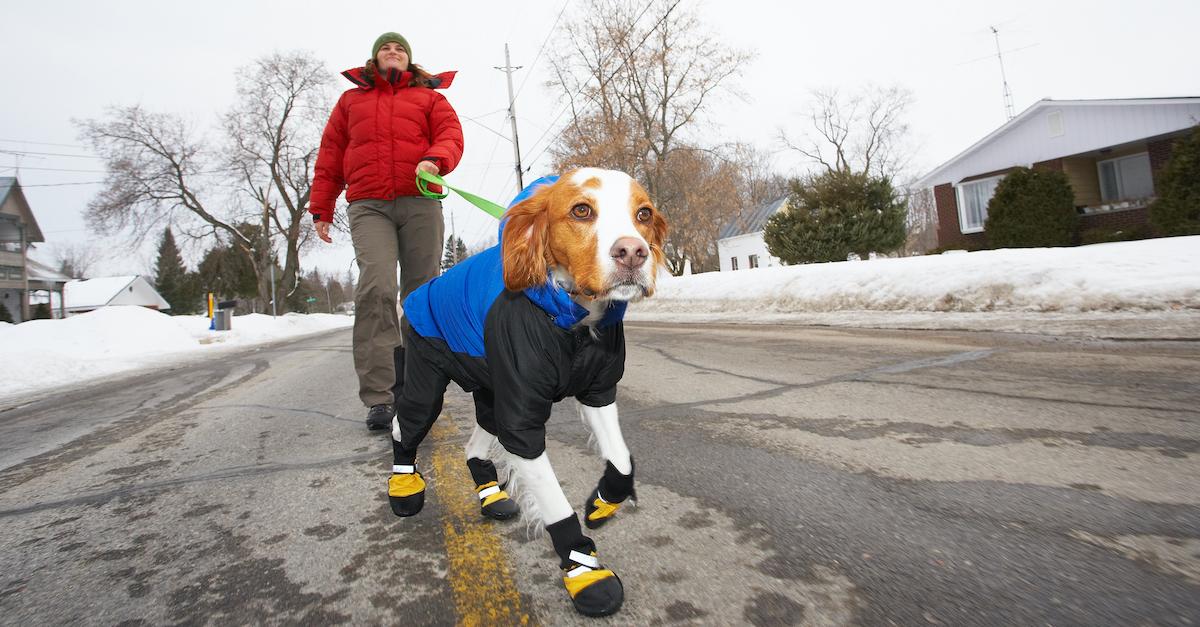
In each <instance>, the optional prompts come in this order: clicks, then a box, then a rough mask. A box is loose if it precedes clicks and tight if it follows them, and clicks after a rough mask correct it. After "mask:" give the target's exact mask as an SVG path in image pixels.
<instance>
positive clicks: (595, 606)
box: [546, 515, 625, 616]
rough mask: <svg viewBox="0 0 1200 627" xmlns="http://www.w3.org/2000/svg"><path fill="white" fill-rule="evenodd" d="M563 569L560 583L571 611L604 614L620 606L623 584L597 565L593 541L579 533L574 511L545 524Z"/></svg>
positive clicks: (584, 613)
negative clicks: (569, 514) (568, 515)
mask: <svg viewBox="0 0 1200 627" xmlns="http://www.w3.org/2000/svg"><path fill="white" fill-rule="evenodd" d="M546 531H548V532H550V540H551V541H552V542H553V543H554V550H555V552H556V553H558V554H559V556H560V558H561V561H560V563H559V566H560V567H561V568H562V570H563V587H565V588H566V589H567V594H568V595H569V596H570V597H571V604H572V605H574V606H575V611H576V612H579V613H580V614H583V615H584V616H608V615H610V614H614V613H616V611H617V610H619V609H621V604H622V603H623V602H624V601H625V588H624V587H623V586H622V585H621V579H620V578H619V577H617V575H616V573H614V572H613V571H611V570H609V569H607V568H604V567H603V566H601V565H600V560H599V559H598V558H597V557H596V545H595V544H593V543H592V541H591V539H589V538H588V537H586V536H584V535H583V532H582V530H581V529H580V528H579V519H578V518H576V517H575V516H574V515H571V516H570V517H568V518H564V519H562V520H560V521H558V522H556V523H553V524H551V525H549V526H547V527H546Z"/></svg>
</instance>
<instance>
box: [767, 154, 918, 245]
mask: <svg viewBox="0 0 1200 627" xmlns="http://www.w3.org/2000/svg"><path fill="white" fill-rule="evenodd" d="M907 211H908V204H907V202H906V201H905V200H904V199H902V198H900V197H899V196H898V195H897V194H896V191H895V189H894V188H893V187H892V183H891V181H890V180H888V179H887V178H875V177H871V176H868V175H866V174H861V173H851V172H844V171H832V172H826V173H824V174H821V175H818V176H814V177H812V178H810V179H808V180H806V181H794V182H793V183H792V193H791V195H790V196H789V197H788V207H787V209H785V210H783V211H779V212H777V213H776V214H775V215H773V216H771V218H770V219H768V220H767V225H766V227H764V229H763V240H764V241H765V242H766V244H767V250H768V251H770V253H771V254H772V255H773V256H775V257H778V258H779V259H780V260H781V261H783V262H784V263H786V264H793V263H812V262H821V261H845V260H846V257H847V256H848V255H849V254H850V253H856V254H858V256H859V257H861V258H863V259H865V258H867V256H868V255H869V254H870V253H871V252H879V253H887V252H891V251H893V250H896V249H897V248H899V247H900V246H901V245H903V244H904V237H905V232H904V218H905V215H906V213H907Z"/></svg>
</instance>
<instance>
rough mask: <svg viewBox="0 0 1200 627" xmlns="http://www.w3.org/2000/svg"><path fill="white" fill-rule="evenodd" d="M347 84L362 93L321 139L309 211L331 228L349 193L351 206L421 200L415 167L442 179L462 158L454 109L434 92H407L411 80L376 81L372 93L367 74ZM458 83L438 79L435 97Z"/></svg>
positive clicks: (348, 98) (342, 107) (340, 106)
mask: <svg viewBox="0 0 1200 627" xmlns="http://www.w3.org/2000/svg"><path fill="white" fill-rule="evenodd" d="M342 76H345V77H346V78H347V79H349V80H350V82H352V83H354V84H355V85H357V87H355V88H353V89H350V90H349V91H347V92H346V93H344V94H342V97H341V98H339V99H338V102H337V105H336V106H335V107H334V108H333V113H332V114H331V115H330V116H329V123H328V124H326V125H325V132H324V134H322V136H321V149H320V151H319V152H318V153H317V165H316V167H315V169H314V173H313V184H312V193H311V196H310V198H309V205H308V210H309V212H310V213H312V214H313V216H315V218H316V219H317V220H320V221H322V222H332V221H333V207H334V204H335V203H336V202H337V197H338V196H339V195H340V194H341V193H342V190H343V189H346V187H347V186H349V189H348V190H347V191H346V200H347V201H348V202H353V201H355V200H359V199H362V198H377V199H382V200H392V199H394V198H397V197H399V196H418V195H420V191H419V190H418V189H417V184H416V175H415V170H416V167H417V163H418V162H420V161H421V160H423V159H431V160H433V161H435V162H436V163H437V166H438V169H439V171H440V174H441V175H443V176H444V175H446V174H449V173H450V172H451V171H452V170H454V168H455V166H457V165H458V161H459V159H461V158H462V152H463V134H462V125H461V124H459V122H458V115H456V114H455V113H454V108H453V107H451V106H450V103H449V102H448V101H447V100H446V98H445V96H442V95H441V94H439V93H437V92H436V91H434V90H433V89H429V88H426V87H412V86H409V84H408V83H409V81H410V80H411V79H412V74H411V73H410V72H403V73H402V74H401V75H400V76H399V77H398V79H397V80H395V81H391V82H389V81H388V80H387V79H386V78H385V77H383V76H376V78H375V83H374V84H373V85H372V84H371V83H369V82H367V80H366V79H365V78H364V77H363V69H362V68H355V69H353V70H347V71H345V72H342ZM453 80H454V72H445V73H442V74H438V75H436V76H434V78H433V82H434V83H435V88H437V89H445V88H446V87H449V86H450V83H451V82H452V81H453Z"/></svg>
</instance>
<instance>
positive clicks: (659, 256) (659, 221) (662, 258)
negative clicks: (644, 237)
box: [650, 208, 667, 265]
mask: <svg viewBox="0 0 1200 627" xmlns="http://www.w3.org/2000/svg"><path fill="white" fill-rule="evenodd" d="M666 241H667V219H666V218H664V217H663V214H662V212H661V211H659V210H658V209H657V208H656V209H655V210H654V220H653V221H651V223H650V250H651V251H653V253H654V255H655V257H656V259H654V261H656V262H657V263H658V265H666V263H667V253H666V251H664V250H663V245H664V244H666Z"/></svg>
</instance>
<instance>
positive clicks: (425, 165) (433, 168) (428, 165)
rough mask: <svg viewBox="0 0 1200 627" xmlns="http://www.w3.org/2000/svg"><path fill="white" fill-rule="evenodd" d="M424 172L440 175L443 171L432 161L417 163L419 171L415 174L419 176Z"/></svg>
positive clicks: (415, 171)
mask: <svg viewBox="0 0 1200 627" xmlns="http://www.w3.org/2000/svg"><path fill="white" fill-rule="evenodd" d="M422 170H424V171H426V172H428V173H430V174H438V173H440V172H441V169H440V168H438V166H437V164H436V163H434V162H432V161H421V162H419V163H417V169H416V170H413V174H418V175H419V174H420V173H421V171H422Z"/></svg>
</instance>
